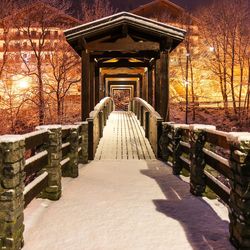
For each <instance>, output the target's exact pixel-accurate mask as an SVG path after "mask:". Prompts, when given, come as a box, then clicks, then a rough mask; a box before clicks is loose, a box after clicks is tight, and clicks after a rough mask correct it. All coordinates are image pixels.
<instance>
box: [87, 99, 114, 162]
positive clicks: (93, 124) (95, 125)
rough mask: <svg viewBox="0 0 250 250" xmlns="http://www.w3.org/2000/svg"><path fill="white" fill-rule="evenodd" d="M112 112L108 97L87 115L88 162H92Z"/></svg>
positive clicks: (110, 100)
mask: <svg viewBox="0 0 250 250" xmlns="http://www.w3.org/2000/svg"><path fill="white" fill-rule="evenodd" d="M113 110H114V103H113V99H112V98H110V97H105V98H103V99H102V100H101V101H100V102H99V103H98V104H97V105H96V106H95V108H94V110H93V111H92V112H91V113H90V114H89V118H88V119H87V121H88V136H89V147H88V153H89V160H93V159H94V156H95V152H96V149H97V147H98V144H99V141H100V139H101V138H102V136H103V129H104V127H105V126H106V121H107V119H108V116H109V114H110V113H111V112H112V111H113Z"/></svg>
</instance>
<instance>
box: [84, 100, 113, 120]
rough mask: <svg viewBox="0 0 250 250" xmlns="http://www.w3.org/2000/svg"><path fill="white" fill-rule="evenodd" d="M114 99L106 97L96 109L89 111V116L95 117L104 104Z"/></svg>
mask: <svg viewBox="0 0 250 250" xmlns="http://www.w3.org/2000/svg"><path fill="white" fill-rule="evenodd" d="M110 100H112V98H111V97H104V98H103V99H102V100H101V101H100V102H99V103H98V104H96V106H95V107H94V110H93V111H91V112H90V113H89V118H92V119H93V118H95V117H96V116H97V115H98V113H100V111H102V110H103V108H104V106H105V105H106V104H107V103H108V102H110Z"/></svg>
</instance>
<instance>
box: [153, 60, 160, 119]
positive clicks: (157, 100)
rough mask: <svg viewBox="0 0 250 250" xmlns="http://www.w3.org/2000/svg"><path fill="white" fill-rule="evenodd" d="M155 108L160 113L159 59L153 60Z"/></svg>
mask: <svg viewBox="0 0 250 250" xmlns="http://www.w3.org/2000/svg"><path fill="white" fill-rule="evenodd" d="M154 96H155V110H156V111H157V112H158V113H159V114H160V115H162V112H161V106H162V105H161V62H160V59H157V60H156V61H155V93H154Z"/></svg>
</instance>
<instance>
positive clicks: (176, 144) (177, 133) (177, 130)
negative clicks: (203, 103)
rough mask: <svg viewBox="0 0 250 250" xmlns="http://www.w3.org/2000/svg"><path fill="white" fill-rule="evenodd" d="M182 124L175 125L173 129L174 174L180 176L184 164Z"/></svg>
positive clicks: (172, 126)
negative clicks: (181, 157) (182, 160)
mask: <svg viewBox="0 0 250 250" xmlns="http://www.w3.org/2000/svg"><path fill="white" fill-rule="evenodd" d="M181 127H182V125H181V124H173V125H171V128H172V131H171V132H172V140H173V141H172V144H173V174H174V175H179V174H180V172H181V170H182V162H181V160H180V156H181V154H182V151H181V147H180V142H181V139H182V134H181Z"/></svg>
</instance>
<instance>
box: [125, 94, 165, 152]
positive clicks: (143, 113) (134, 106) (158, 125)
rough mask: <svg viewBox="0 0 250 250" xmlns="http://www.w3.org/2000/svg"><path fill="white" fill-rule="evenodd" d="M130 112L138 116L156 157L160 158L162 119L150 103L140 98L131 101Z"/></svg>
mask: <svg viewBox="0 0 250 250" xmlns="http://www.w3.org/2000/svg"><path fill="white" fill-rule="evenodd" d="M129 110H130V111H132V112H134V113H135V114H136V116H137V118H138V119H139V121H140V123H141V126H142V127H143V128H144V130H145V136H146V138H148V140H149V142H150V144H151V146H152V148H153V151H154V153H155V155H156V156H159V153H160V151H159V139H160V135H161V130H162V121H163V119H162V117H161V116H160V115H159V113H157V112H156V111H155V109H154V108H153V107H152V106H151V105H150V104H149V103H147V102H146V101H144V100H143V99H141V98H139V97H135V98H133V99H132V100H131V102H130V104H129Z"/></svg>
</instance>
